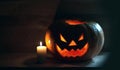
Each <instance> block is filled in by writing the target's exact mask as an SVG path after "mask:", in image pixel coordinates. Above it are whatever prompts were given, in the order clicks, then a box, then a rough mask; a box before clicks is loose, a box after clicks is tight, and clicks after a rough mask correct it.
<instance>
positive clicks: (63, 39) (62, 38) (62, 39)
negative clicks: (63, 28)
mask: <svg viewBox="0 0 120 70" xmlns="http://www.w3.org/2000/svg"><path fill="white" fill-rule="evenodd" d="M60 40H61V41H63V42H67V41H66V40H65V38H64V37H63V36H62V34H60Z"/></svg>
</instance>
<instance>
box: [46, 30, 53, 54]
mask: <svg viewBox="0 0 120 70" xmlns="http://www.w3.org/2000/svg"><path fill="white" fill-rule="evenodd" d="M45 43H46V46H47V48H48V49H49V50H50V51H51V52H54V51H53V45H52V43H53V41H52V39H51V37H50V32H49V31H48V32H46V35H45Z"/></svg>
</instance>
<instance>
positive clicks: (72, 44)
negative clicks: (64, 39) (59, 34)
mask: <svg viewBox="0 0 120 70" xmlns="http://www.w3.org/2000/svg"><path fill="white" fill-rule="evenodd" d="M76 45H77V44H76V43H75V41H73V40H72V41H71V42H70V44H69V46H76Z"/></svg>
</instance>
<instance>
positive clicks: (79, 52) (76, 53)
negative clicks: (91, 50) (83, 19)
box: [56, 43, 89, 57]
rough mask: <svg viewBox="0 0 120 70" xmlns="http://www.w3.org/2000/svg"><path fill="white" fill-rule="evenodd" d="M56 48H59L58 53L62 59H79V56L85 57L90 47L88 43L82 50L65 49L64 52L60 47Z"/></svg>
mask: <svg viewBox="0 0 120 70" xmlns="http://www.w3.org/2000/svg"><path fill="white" fill-rule="evenodd" d="M56 46H57V51H58V53H59V54H60V55H61V56H62V57H77V56H79V57H81V56H83V55H85V53H86V52H87V50H88V46H89V45H88V43H86V44H85V46H84V47H83V48H82V49H77V50H74V49H71V50H70V51H69V50H67V49H65V48H64V49H63V50H61V48H60V47H59V46H58V45H56Z"/></svg>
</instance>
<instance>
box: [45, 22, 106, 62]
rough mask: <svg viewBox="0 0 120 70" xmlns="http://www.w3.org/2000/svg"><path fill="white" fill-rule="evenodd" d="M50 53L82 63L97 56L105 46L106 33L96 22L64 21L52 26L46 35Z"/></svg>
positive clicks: (58, 57) (59, 57) (66, 59)
mask: <svg viewBox="0 0 120 70" xmlns="http://www.w3.org/2000/svg"><path fill="white" fill-rule="evenodd" d="M45 43H46V46H47V48H48V51H49V52H50V53H51V54H53V56H54V57H55V58H57V59H60V60H65V61H82V60H88V59H91V58H93V57H94V56H96V55H97V54H98V53H99V52H100V51H101V49H102V48H103V44H104V33H103V30H102V28H101V26H100V25H99V24H98V23H96V22H81V21H79V20H62V21H59V22H57V21H56V22H55V23H54V24H51V25H50V26H49V28H48V31H47V32H46V35H45Z"/></svg>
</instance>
